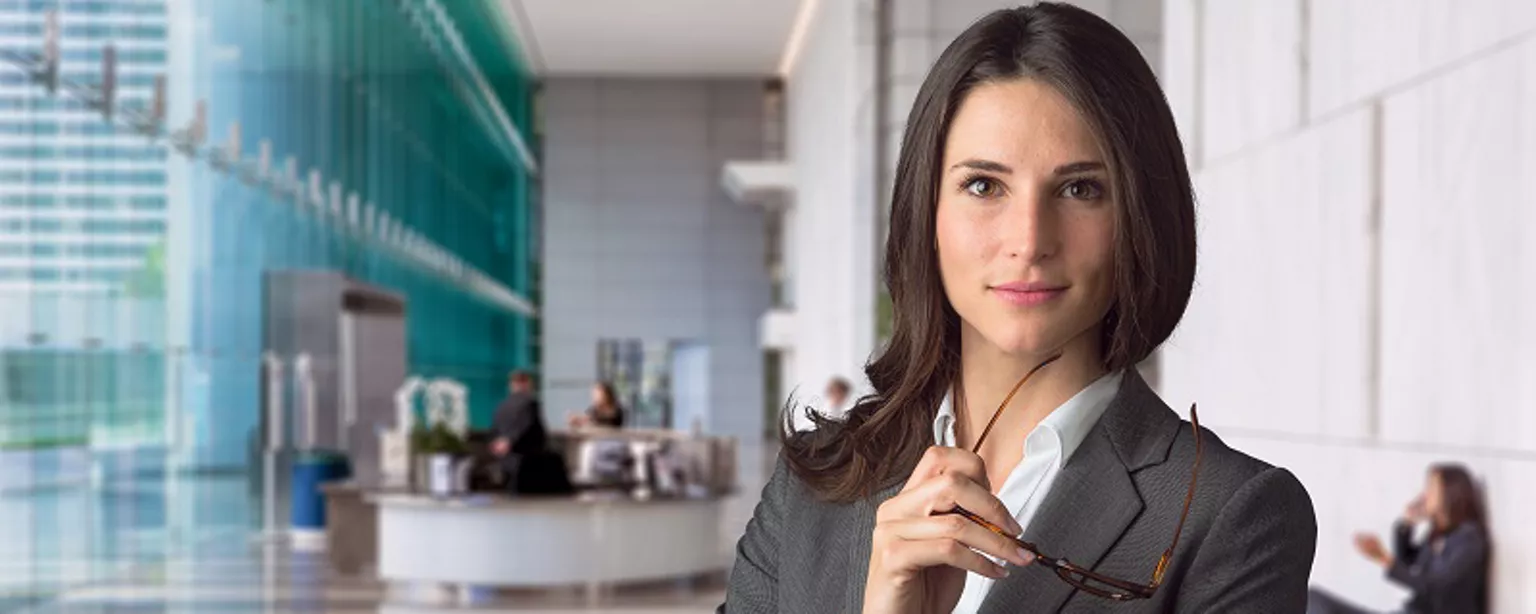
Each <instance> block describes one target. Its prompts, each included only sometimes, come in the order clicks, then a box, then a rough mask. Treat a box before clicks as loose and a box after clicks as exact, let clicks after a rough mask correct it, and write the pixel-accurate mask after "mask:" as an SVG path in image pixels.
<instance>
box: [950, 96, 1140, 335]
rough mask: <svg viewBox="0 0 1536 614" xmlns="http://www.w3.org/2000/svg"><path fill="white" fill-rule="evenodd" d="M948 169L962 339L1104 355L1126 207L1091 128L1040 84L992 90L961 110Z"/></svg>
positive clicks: (953, 297)
mask: <svg viewBox="0 0 1536 614" xmlns="http://www.w3.org/2000/svg"><path fill="white" fill-rule="evenodd" d="M943 165H944V166H943V168H942V169H941V172H940V182H939V195H938V201H939V202H938V213H937V220H936V224H935V225H936V233H937V237H936V238H937V245H938V252H939V253H938V258H939V273H940V275H941V276H942V278H943V283H944V293H945V294H946V296H948V298H949V302H950V304H951V305H952V306H953V307H954V309H955V312H956V313H958V314H959V316H960V320H961V334H962V339H963V340H964V342H965V343H975V342H978V341H984V342H986V343H989V344H991V345H992V346H995V348H996V349H997V350H999V351H1001V352H1003V353H1005V354H1009V355H1021V356H1031V357H1044V355H1046V354H1048V353H1052V352H1055V351H1057V350H1059V349H1062V348H1063V347H1064V346H1066V345H1068V343H1069V342H1072V341H1074V340H1078V341H1080V342H1081V343H1084V344H1085V345H1086V346H1087V347H1088V348H1089V349H1090V351H1092V352H1095V353H1097V352H1098V349H1099V348H1098V335H1097V332H1098V330H1099V327H1100V325H1101V323H1102V321H1103V319H1104V316H1105V315H1106V314H1107V313H1108V311H1109V307H1110V304H1111V300H1112V298H1113V289H1112V288H1113V282H1112V280H1113V277H1114V276H1113V266H1114V241H1115V210H1116V207H1115V204H1114V195H1113V194H1112V193H1111V187H1112V186H1111V185H1110V180H1109V176H1108V172H1107V170H1106V167H1105V156H1104V153H1103V152H1102V151H1101V150H1100V147H1099V144H1098V140H1097V139H1096V138H1095V137H1094V134H1093V132H1092V130H1091V129H1090V128H1089V126H1088V124H1087V122H1085V121H1084V120H1083V118H1082V117H1080V116H1079V114H1078V112H1077V110H1076V109H1075V108H1073V107H1072V105H1071V104H1070V103H1068V102H1067V100H1066V99H1065V98H1063V97H1062V96H1061V95H1060V94H1059V93H1057V91H1056V90H1055V89H1053V88H1051V87H1050V86H1049V85H1046V84H1044V83H1041V82H1039V81H1035V80H1030V79H1015V80H1009V81H1000V82H992V83H986V84H982V85H979V86H977V87H976V88H975V89H973V90H971V92H970V94H969V95H968V96H966V98H965V99H964V100H963V102H962V103H961V104H960V108H959V109H958V110H957V112H956V113H955V117H954V120H953V122H952V124H951V126H950V129H949V135H948V138H947V140H946V141H945V144H944V162H943ZM1085 333H1093V334H1085Z"/></svg>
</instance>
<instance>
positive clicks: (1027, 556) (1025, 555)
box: [1019, 548, 1035, 565]
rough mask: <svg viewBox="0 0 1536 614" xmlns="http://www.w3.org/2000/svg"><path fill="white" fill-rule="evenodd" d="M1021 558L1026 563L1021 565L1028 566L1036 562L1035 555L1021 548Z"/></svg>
mask: <svg viewBox="0 0 1536 614" xmlns="http://www.w3.org/2000/svg"><path fill="white" fill-rule="evenodd" d="M1019 558H1020V559H1022V560H1023V561H1024V562H1023V563H1020V564H1021V565H1028V564H1030V563H1033V562H1035V555H1034V554H1033V553H1031V552H1030V551H1028V550H1025V549H1023V548H1019Z"/></svg>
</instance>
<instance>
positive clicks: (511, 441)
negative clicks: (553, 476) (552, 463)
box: [491, 371, 548, 484]
mask: <svg viewBox="0 0 1536 614" xmlns="http://www.w3.org/2000/svg"><path fill="white" fill-rule="evenodd" d="M491 430H492V431H493V432H494V434H495V437H496V438H495V439H493V440H491V454H494V455H496V457H498V458H500V459H501V469H502V474H503V475H504V476H505V479H506V480H507V483H508V484H516V483H517V480H518V478H519V476H520V475H521V470H522V465H523V460H524V458H525V457H528V456H530V455H534V454H539V453H542V452H544V451H545V448H546V446H547V445H548V434H547V433H546V432H545V430H544V416H543V415H542V411H541V409H540V406H539V398H538V397H537V396H535V394H534V392H533V375H531V374H529V373H528V372H526V371H513V372H512V374H511V376H510V377H509V378H508V382H507V398H506V399H504V400H502V402H501V405H498V406H497V407H496V414H495V416H493V417H492V418H491Z"/></svg>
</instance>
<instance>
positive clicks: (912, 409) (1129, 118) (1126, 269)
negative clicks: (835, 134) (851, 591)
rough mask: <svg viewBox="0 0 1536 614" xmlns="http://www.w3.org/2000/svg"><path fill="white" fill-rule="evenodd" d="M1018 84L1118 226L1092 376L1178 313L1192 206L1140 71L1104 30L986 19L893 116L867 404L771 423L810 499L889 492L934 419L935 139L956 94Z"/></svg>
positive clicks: (943, 381)
mask: <svg viewBox="0 0 1536 614" xmlns="http://www.w3.org/2000/svg"><path fill="white" fill-rule="evenodd" d="M1018 78H1030V79H1038V80H1040V81H1041V82H1044V83H1046V84H1049V85H1051V86H1052V87H1054V88H1056V90H1058V91H1059V92H1060V93H1061V94H1062V95H1063V96H1065V97H1066V98H1067V99H1068V100H1069V101H1070V102H1071V103H1072V104H1073V105H1074V106H1075V107H1076V108H1077V110H1078V112H1079V113H1081V114H1082V116H1083V117H1084V118H1085V119H1086V120H1087V122H1088V124H1089V125H1090V127H1091V128H1092V129H1093V130H1094V132H1095V133H1096V135H1097V137H1098V139H1099V142H1100V144H1101V145H1102V147H1103V149H1104V151H1105V152H1106V153H1107V154H1108V156H1109V159H1108V160H1106V165H1107V167H1108V171H1109V174H1110V177H1111V181H1112V184H1113V185H1112V186H1111V191H1112V193H1113V194H1114V197H1115V202H1116V207H1117V209H1118V212H1117V215H1118V220H1117V224H1116V227H1117V231H1116V233H1117V237H1116V239H1117V240H1116V247H1115V255H1114V263H1115V264H1114V267H1115V277H1114V285H1115V298H1114V301H1113V303H1112V305H1111V307H1110V311H1109V314H1108V315H1107V316H1106V318H1105V322H1104V326H1103V330H1104V336H1103V338H1102V339H1101V344H1102V348H1103V356H1104V362H1105V365H1104V366H1105V367H1106V368H1107V369H1119V368H1123V367H1129V366H1133V365H1135V364H1136V363H1139V362H1141V361H1142V360H1143V359H1145V358H1146V357H1147V356H1148V355H1149V354H1151V352H1152V350H1153V349H1154V348H1156V347H1157V346H1158V345H1159V344H1161V343H1162V342H1163V341H1164V340H1166V339H1167V338H1168V336H1169V335H1170V334H1172V332H1173V329H1174V327H1175V326H1177V324H1178V322H1179V319H1180V318H1181V317H1182V316H1183V314H1184V308H1185V307H1186V305H1187V304H1188V303H1189V293H1190V288H1191V286H1192V285H1193V284H1194V275H1195V212H1194V196H1193V192H1192V190H1191V188H1190V181H1189V169H1188V168H1187V167H1186V165H1185V162H1184V151H1183V147H1182V145H1181V143H1180V142H1179V136H1178V130H1177V129H1176V128H1175V126H1174V120H1173V113H1172V112H1171V111H1170V110H1169V109H1168V103H1167V101H1166V100H1164V99H1163V95H1162V90H1161V89H1160V88H1159V87H1158V84H1157V78H1156V77H1155V76H1154V75H1153V73H1152V69H1151V67H1149V66H1147V63H1146V61H1145V60H1144V59H1142V57H1141V54H1140V53H1139V52H1138V51H1137V50H1136V47H1135V45H1133V44H1132V43H1131V41H1130V40H1129V39H1127V38H1126V37H1125V35H1124V34H1121V33H1120V31H1119V30H1116V29H1115V27H1114V26H1112V25H1110V24H1109V23H1108V22H1105V21H1104V20H1103V19H1100V18H1098V17H1097V16H1095V15H1093V14H1092V13H1089V12H1087V11H1084V10H1082V9H1078V8H1076V7H1073V6H1069V5H1065V4H1055V3H1041V4H1037V5H1033V6H1026V7H1019V8H1015V9H1007V10H1000V11H996V12H993V13H991V14H989V15H987V16H986V17H984V18H982V19H981V20H980V21H978V22H976V23H975V24H974V25H972V26H971V27H970V28H968V29H967V30H966V31H965V32H964V33H962V34H961V35H960V36H959V37H958V38H956V39H955V40H954V42H952V43H950V45H949V47H948V48H946V49H945V50H944V53H943V54H941V55H940V56H939V59H938V61H937V62H935V64H934V66H933V68H932V69H931V70H930V71H929V73H928V77H927V78H926V79H925V80H924V81H923V85H922V87H921V89H919V90H918V94H917V99H916V101H915V102H914V103H913V106H912V112H911V115H910V116H909V117H908V118H907V127H906V133H905V135H904V137H903V139H902V144H901V153H900V157H899V159H898V161H897V170H896V183H895V186H894V190H893V192H892V198H891V215H890V229H889V233H888V236H887V239H886V245H885V283H886V286H887V289H888V290H889V292H890V296H891V301H892V306H893V315H894V321H893V326H892V331H891V338H890V341H889V343H888V344H887V345H886V346H885V348H884V349H883V350H882V351H881V353H880V355H879V357H877V358H875V359H874V360H873V361H871V362H870V363H869V364H868V365H867V366H866V367H865V374H866V375H867V376H868V377H869V381H870V383H871V384H872V385H873V387H874V390H875V392H874V394H872V395H870V396H868V397H865V398H863V399H860V400H859V402H858V403H857V404H856V405H855V406H854V407H853V408H852V409H850V410H849V411H848V413H847V414H846V415H845V416H844V417H842V418H834V417H830V416H826V415H823V414H820V413H818V412H815V411H810V412H808V413H809V416H810V419H811V420H812V422H813V424H814V427H813V428H812V429H811V430H808V431H796V430H795V428H794V425H793V423H792V422H791V420H790V417H791V414H792V413H793V412H792V411H786V412H785V420H784V422H783V425H782V427H781V434H782V437H783V440H784V451H783V457H784V460H785V462H786V464H787V465H788V467H789V469H790V470H791V471H792V472H793V473H794V474H795V475H796V476H797V477H798V478H800V480H801V481H802V482H804V483H805V484H806V485H807V486H808V487H810V489H811V490H812V491H814V492H815V493H816V494H817V495H819V496H820V497H822V498H824V499H827V500H832V501H851V500H855V499H858V498H862V497H866V496H868V495H869V494H870V493H872V492H874V491H875V490H877V489H878V488H880V487H883V486H886V485H889V484H892V483H894V482H896V481H898V480H900V479H903V478H904V476H905V475H906V473H908V472H910V471H911V468H912V467H914V466H915V465H916V464H917V460H918V459H919V458H920V457H921V455H922V453H923V450H924V449H926V448H927V447H928V446H929V445H931V443H932V441H931V439H932V435H931V433H932V423H933V417H934V412H935V411H937V406H938V404H939V402H940V401H941V400H942V398H943V397H944V393H945V389H946V388H947V387H948V386H949V384H950V382H951V381H953V379H954V378H955V376H956V375H957V373H958V372H959V368H960V361H959V355H960V333H959V330H960V328H959V326H960V324H959V317H958V316H957V315H956V314H955V311H954V309H953V308H952V307H951V305H950V304H949V301H948V299H947V298H946V296H945V294H944V289H943V286H942V284H941V280H940V278H939V270H938V261H937V248H936V245H935V236H934V215H935V211H936V207H937V198H938V186H939V176H940V168H939V167H940V166H941V165H942V161H943V156H944V141H945V138H946V136H947V135H948V132H949V127H950V123H951V121H952V120H953V118H954V114H955V110H956V109H957V108H958V107H959V105H960V102H961V101H962V100H964V98H965V96H966V95H967V94H968V93H969V92H970V91H971V90H972V89H974V88H975V87H976V86H978V85H980V84H983V83H988V82H993V81H1004V80H1010V79H1018Z"/></svg>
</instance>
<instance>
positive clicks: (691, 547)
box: [367, 493, 729, 590]
mask: <svg viewBox="0 0 1536 614" xmlns="http://www.w3.org/2000/svg"><path fill="white" fill-rule="evenodd" d="M367 499H368V500H369V501H370V502H372V503H373V504H375V505H377V508H378V575H379V579H381V580H384V581H387V582H390V583H419V582H430V583H439V584H446V585H453V586H459V587H507V588H529V587H559V586H567V587H569V586H582V585H585V586H586V587H588V589H589V590H591V589H593V588H595V587H599V586H604V585H611V584H617V583H627V582H638V581H652V580H662V579H669V578H680V577H693V576H698V575H701V574H705V573H710V572H716V571H721V570H723V569H724V568H725V566H726V564H727V562H728V558H729V557H728V553H727V552H726V551H725V549H724V548H723V546H722V544H721V541H722V540H721V535H720V528H719V527H720V522H721V507H722V499H721V498H719V497H711V498H696V499H682V498H653V499H635V498H632V497H629V496H627V495H621V494H583V495H573V496H563V497H562V496H553V497H531V496H530V497H511V496H506V495H501V494H469V495H460V496H455V497H446V498H440V497H433V496H430V495H425V494H407V493H378V494H371V495H368V496H367Z"/></svg>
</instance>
